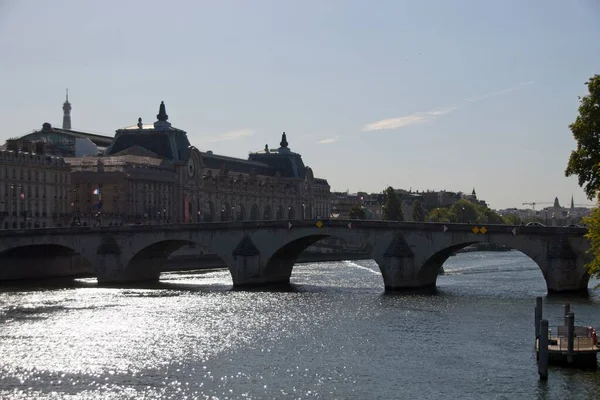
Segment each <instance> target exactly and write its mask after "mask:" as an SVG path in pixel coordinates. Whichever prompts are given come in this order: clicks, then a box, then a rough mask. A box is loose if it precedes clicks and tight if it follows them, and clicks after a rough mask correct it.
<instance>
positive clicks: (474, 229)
mask: <svg viewBox="0 0 600 400" xmlns="http://www.w3.org/2000/svg"><path fill="white" fill-rule="evenodd" d="M471 230H472V231H473V233H474V234H476V235H477V234H478V233H479V228H478V227H476V226H474V227H473V229H471Z"/></svg>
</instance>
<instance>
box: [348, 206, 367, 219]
mask: <svg viewBox="0 0 600 400" xmlns="http://www.w3.org/2000/svg"><path fill="white" fill-rule="evenodd" d="M348 217H349V218H350V219H367V213H366V212H365V209H364V208H362V207H361V206H354V207H352V208H351V209H350V211H349V212H348Z"/></svg>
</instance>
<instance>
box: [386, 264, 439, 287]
mask: <svg viewBox="0 0 600 400" xmlns="http://www.w3.org/2000/svg"><path fill="white" fill-rule="evenodd" d="M375 261H376V262H377V264H378V265H379V269H380V270H381V275H382V276H383V284H384V285H385V290H389V291H402V290H411V289H426V288H431V287H435V282H436V275H434V276H421V274H420V272H421V268H420V266H419V265H415V264H416V263H415V259H414V258H408V257H385V258H384V259H383V260H375Z"/></svg>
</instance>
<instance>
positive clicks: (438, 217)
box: [427, 208, 456, 222]
mask: <svg viewBox="0 0 600 400" xmlns="http://www.w3.org/2000/svg"><path fill="white" fill-rule="evenodd" d="M455 219H456V218H455V217H454V215H452V213H451V212H450V209H448V208H434V209H433V210H431V211H430V212H429V214H427V221H429V222H451V221H454V220H455Z"/></svg>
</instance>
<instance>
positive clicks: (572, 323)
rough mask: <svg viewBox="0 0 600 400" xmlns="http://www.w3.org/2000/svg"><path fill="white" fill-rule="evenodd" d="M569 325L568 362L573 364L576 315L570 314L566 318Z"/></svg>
mask: <svg viewBox="0 0 600 400" xmlns="http://www.w3.org/2000/svg"><path fill="white" fill-rule="evenodd" d="M565 319H566V323H567V362H568V363H571V362H573V353H574V350H575V314H573V313H572V312H569V313H568V314H567V316H566V317H565Z"/></svg>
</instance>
